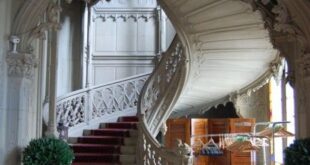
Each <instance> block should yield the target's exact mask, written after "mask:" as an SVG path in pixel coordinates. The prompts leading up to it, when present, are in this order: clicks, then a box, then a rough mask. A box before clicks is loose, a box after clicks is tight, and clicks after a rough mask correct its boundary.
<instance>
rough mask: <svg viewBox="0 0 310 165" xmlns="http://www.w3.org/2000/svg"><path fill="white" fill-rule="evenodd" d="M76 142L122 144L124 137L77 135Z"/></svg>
mask: <svg viewBox="0 0 310 165" xmlns="http://www.w3.org/2000/svg"><path fill="white" fill-rule="evenodd" d="M77 142H78V143H90V144H110V145H123V144H124V139H123V138H119V137H113V136H83V137H79V138H78V140H77Z"/></svg>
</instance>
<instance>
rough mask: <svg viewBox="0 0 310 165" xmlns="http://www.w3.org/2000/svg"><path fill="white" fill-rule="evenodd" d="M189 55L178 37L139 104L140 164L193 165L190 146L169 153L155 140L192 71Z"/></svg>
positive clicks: (151, 79)
mask: <svg viewBox="0 0 310 165" xmlns="http://www.w3.org/2000/svg"><path fill="white" fill-rule="evenodd" d="M186 52H187V48H186V47H184V46H183V45H182V42H181V40H180V39H179V38H178V37H176V38H175V39H174V40H173V42H172V44H171V45H170V47H169V49H168V50H167V52H165V53H164V54H163V55H162V56H161V60H160V62H159V64H158V66H157V67H156V69H155V70H154V72H153V73H152V74H151V76H150V78H149V79H148V80H147V82H146V85H145V86H144V87H143V89H142V92H141V96H140V100H139V104H138V115H139V120H140V126H139V141H138V144H137V149H138V152H137V160H138V161H140V162H138V164H143V165H159V164H174V165H182V164H191V161H190V160H191V153H190V151H188V148H187V150H186V147H185V148H184V146H186V145H184V144H182V143H181V144H180V145H179V147H178V148H176V149H175V150H174V151H169V150H167V149H165V148H164V147H161V145H160V144H159V143H158V141H157V140H156V139H155V137H156V135H157V134H158V132H159V129H160V127H161V126H162V125H163V123H164V122H166V120H167V118H168V117H169V115H170V114H171V112H172V108H173V106H174V104H175V103H176V100H177V99H178V97H179V95H180V92H181V90H182V88H183V86H184V82H185V77H186V71H187V70H186V69H187V67H188V66H187V60H186ZM182 147H183V148H182Z"/></svg>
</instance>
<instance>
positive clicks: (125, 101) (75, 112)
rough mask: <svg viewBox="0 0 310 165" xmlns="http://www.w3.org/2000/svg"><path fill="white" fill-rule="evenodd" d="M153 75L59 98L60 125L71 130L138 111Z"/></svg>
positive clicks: (88, 89) (133, 78)
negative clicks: (110, 117) (139, 101)
mask: <svg viewBox="0 0 310 165" xmlns="http://www.w3.org/2000/svg"><path fill="white" fill-rule="evenodd" d="M148 77H149V74H142V75H138V76H133V77H130V78H126V79H122V80H118V81H115V82H112V83H109V84H104V85H99V86H94V87H90V88H86V89H81V90H78V91H75V92H72V93H69V94H68V95H65V96H62V97H59V98H57V107H56V116H57V123H60V122H61V123H63V124H64V125H65V126H67V127H68V128H69V133H70V130H74V129H75V128H79V129H80V128H81V126H86V125H90V124H92V122H93V121H96V120H98V121H101V119H103V118H107V117H109V116H112V115H117V114H120V113H124V112H126V111H132V110H136V104H137V102H138V98H139V94H140V91H141V89H142V88H143V85H144V83H145V81H146V80H147V78H148Z"/></svg>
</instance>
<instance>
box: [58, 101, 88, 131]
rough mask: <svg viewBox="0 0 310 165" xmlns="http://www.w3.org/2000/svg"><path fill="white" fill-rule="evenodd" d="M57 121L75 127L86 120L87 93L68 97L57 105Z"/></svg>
mask: <svg viewBox="0 0 310 165" xmlns="http://www.w3.org/2000/svg"><path fill="white" fill-rule="evenodd" d="M56 113H57V114H56V116H57V123H63V125H64V126H67V127H73V126H75V125H77V124H79V123H83V122H85V95H78V96H76V97H73V98H71V99H68V100H66V101H64V102H62V103H61V104H57V107H56Z"/></svg>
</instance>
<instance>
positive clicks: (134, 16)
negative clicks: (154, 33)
mask: <svg viewBox="0 0 310 165" xmlns="http://www.w3.org/2000/svg"><path fill="white" fill-rule="evenodd" d="M155 18H156V15H155V13H121V12H120V13H100V14H94V16H93V19H92V20H93V22H94V21H96V19H101V20H102V21H103V22H106V21H107V20H112V21H113V22H116V21H118V20H121V21H123V22H126V21H128V20H133V21H134V22H137V21H138V20H143V21H145V22H148V21H150V20H151V19H155Z"/></svg>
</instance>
